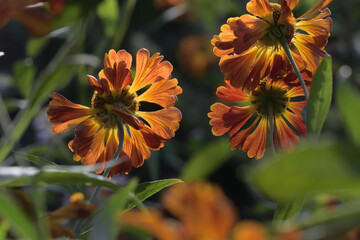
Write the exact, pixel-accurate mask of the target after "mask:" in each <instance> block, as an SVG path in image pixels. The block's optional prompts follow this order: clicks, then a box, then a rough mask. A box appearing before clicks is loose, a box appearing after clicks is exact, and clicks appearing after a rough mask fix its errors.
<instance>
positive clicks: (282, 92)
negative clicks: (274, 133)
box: [250, 80, 290, 117]
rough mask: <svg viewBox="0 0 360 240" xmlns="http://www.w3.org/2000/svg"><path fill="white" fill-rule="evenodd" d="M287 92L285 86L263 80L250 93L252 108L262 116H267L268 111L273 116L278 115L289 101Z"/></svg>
mask: <svg viewBox="0 0 360 240" xmlns="http://www.w3.org/2000/svg"><path fill="white" fill-rule="evenodd" d="M287 92H288V90H287V89H286V88H284V87H281V86H279V85H276V84H273V83H270V82H269V81H267V80H263V81H262V82H261V83H260V85H259V86H258V87H257V88H256V89H255V90H254V91H253V92H251V94H250V102H251V104H252V108H253V109H254V111H256V112H257V113H258V114H260V115H261V116H263V117H269V115H270V111H272V115H273V116H274V117H277V116H280V114H282V113H283V112H284V111H285V110H286V108H287V106H288V104H289V101H290V98H289V96H288V94H287Z"/></svg>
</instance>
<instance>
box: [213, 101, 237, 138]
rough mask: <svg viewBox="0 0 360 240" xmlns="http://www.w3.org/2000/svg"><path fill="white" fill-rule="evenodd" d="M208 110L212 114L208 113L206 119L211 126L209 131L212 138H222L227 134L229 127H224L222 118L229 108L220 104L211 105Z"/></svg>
mask: <svg viewBox="0 0 360 240" xmlns="http://www.w3.org/2000/svg"><path fill="white" fill-rule="evenodd" d="M210 110H211V111H212V112H210V113H208V117H209V118H210V122H209V123H210V125H211V126H213V127H212V129H211V131H212V133H213V134H214V136H222V135H224V134H225V133H227V132H228V131H229V129H230V127H231V126H228V127H225V126H224V119H223V116H224V114H225V113H227V112H228V111H229V110H230V107H228V106H226V105H224V104H222V103H215V104H213V105H211V107H210Z"/></svg>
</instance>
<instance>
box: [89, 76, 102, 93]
mask: <svg viewBox="0 0 360 240" xmlns="http://www.w3.org/2000/svg"><path fill="white" fill-rule="evenodd" d="M87 77H88V83H89V84H90V87H92V88H93V89H94V90H95V91H97V92H98V93H99V94H100V96H101V95H102V94H103V93H104V90H103V88H102V86H101V84H100V83H99V82H98V80H97V79H96V78H95V77H93V76H91V75H87Z"/></svg>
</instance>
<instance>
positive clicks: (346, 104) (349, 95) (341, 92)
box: [336, 84, 360, 146]
mask: <svg viewBox="0 0 360 240" xmlns="http://www.w3.org/2000/svg"><path fill="white" fill-rule="evenodd" d="M336 106H337V109H339V113H340V117H341V118H342V120H343V122H344V125H345V129H346V132H347V133H348V135H349V136H350V137H351V139H352V140H353V141H354V143H355V144H357V145H358V146H360V124H359V123H360V98H359V95H358V93H357V92H356V90H355V89H354V88H352V87H351V85H350V84H341V85H339V86H338V88H337V92H336Z"/></svg>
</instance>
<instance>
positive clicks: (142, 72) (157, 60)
mask: <svg viewBox="0 0 360 240" xmlns="http://www.w3.org/2000/svg"><path fill="white" fill-rule="evenodd" d="M159 55H160V54H159V53H156V54H154V55H153V56H152V57H150V58H149V56H150V53H149V51H148V50H147V49H144V48H143V49H140V50H139V51H138V52H137V55H136V73H135V78H134V81H133V83H132V85H131V87H130V91H131V92H136V91H137V90H139V89H141V88H143V87H145V86H147V85H150V84H152V83H154V82H155V81H159V80H162V79H166V78H168V77H169V76H170V74H171V72H172V70H173V67H172V65H171V63H170V62H168V61H163V62H162V60H163V58H164V57H163V56H159Z"/></svg>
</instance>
